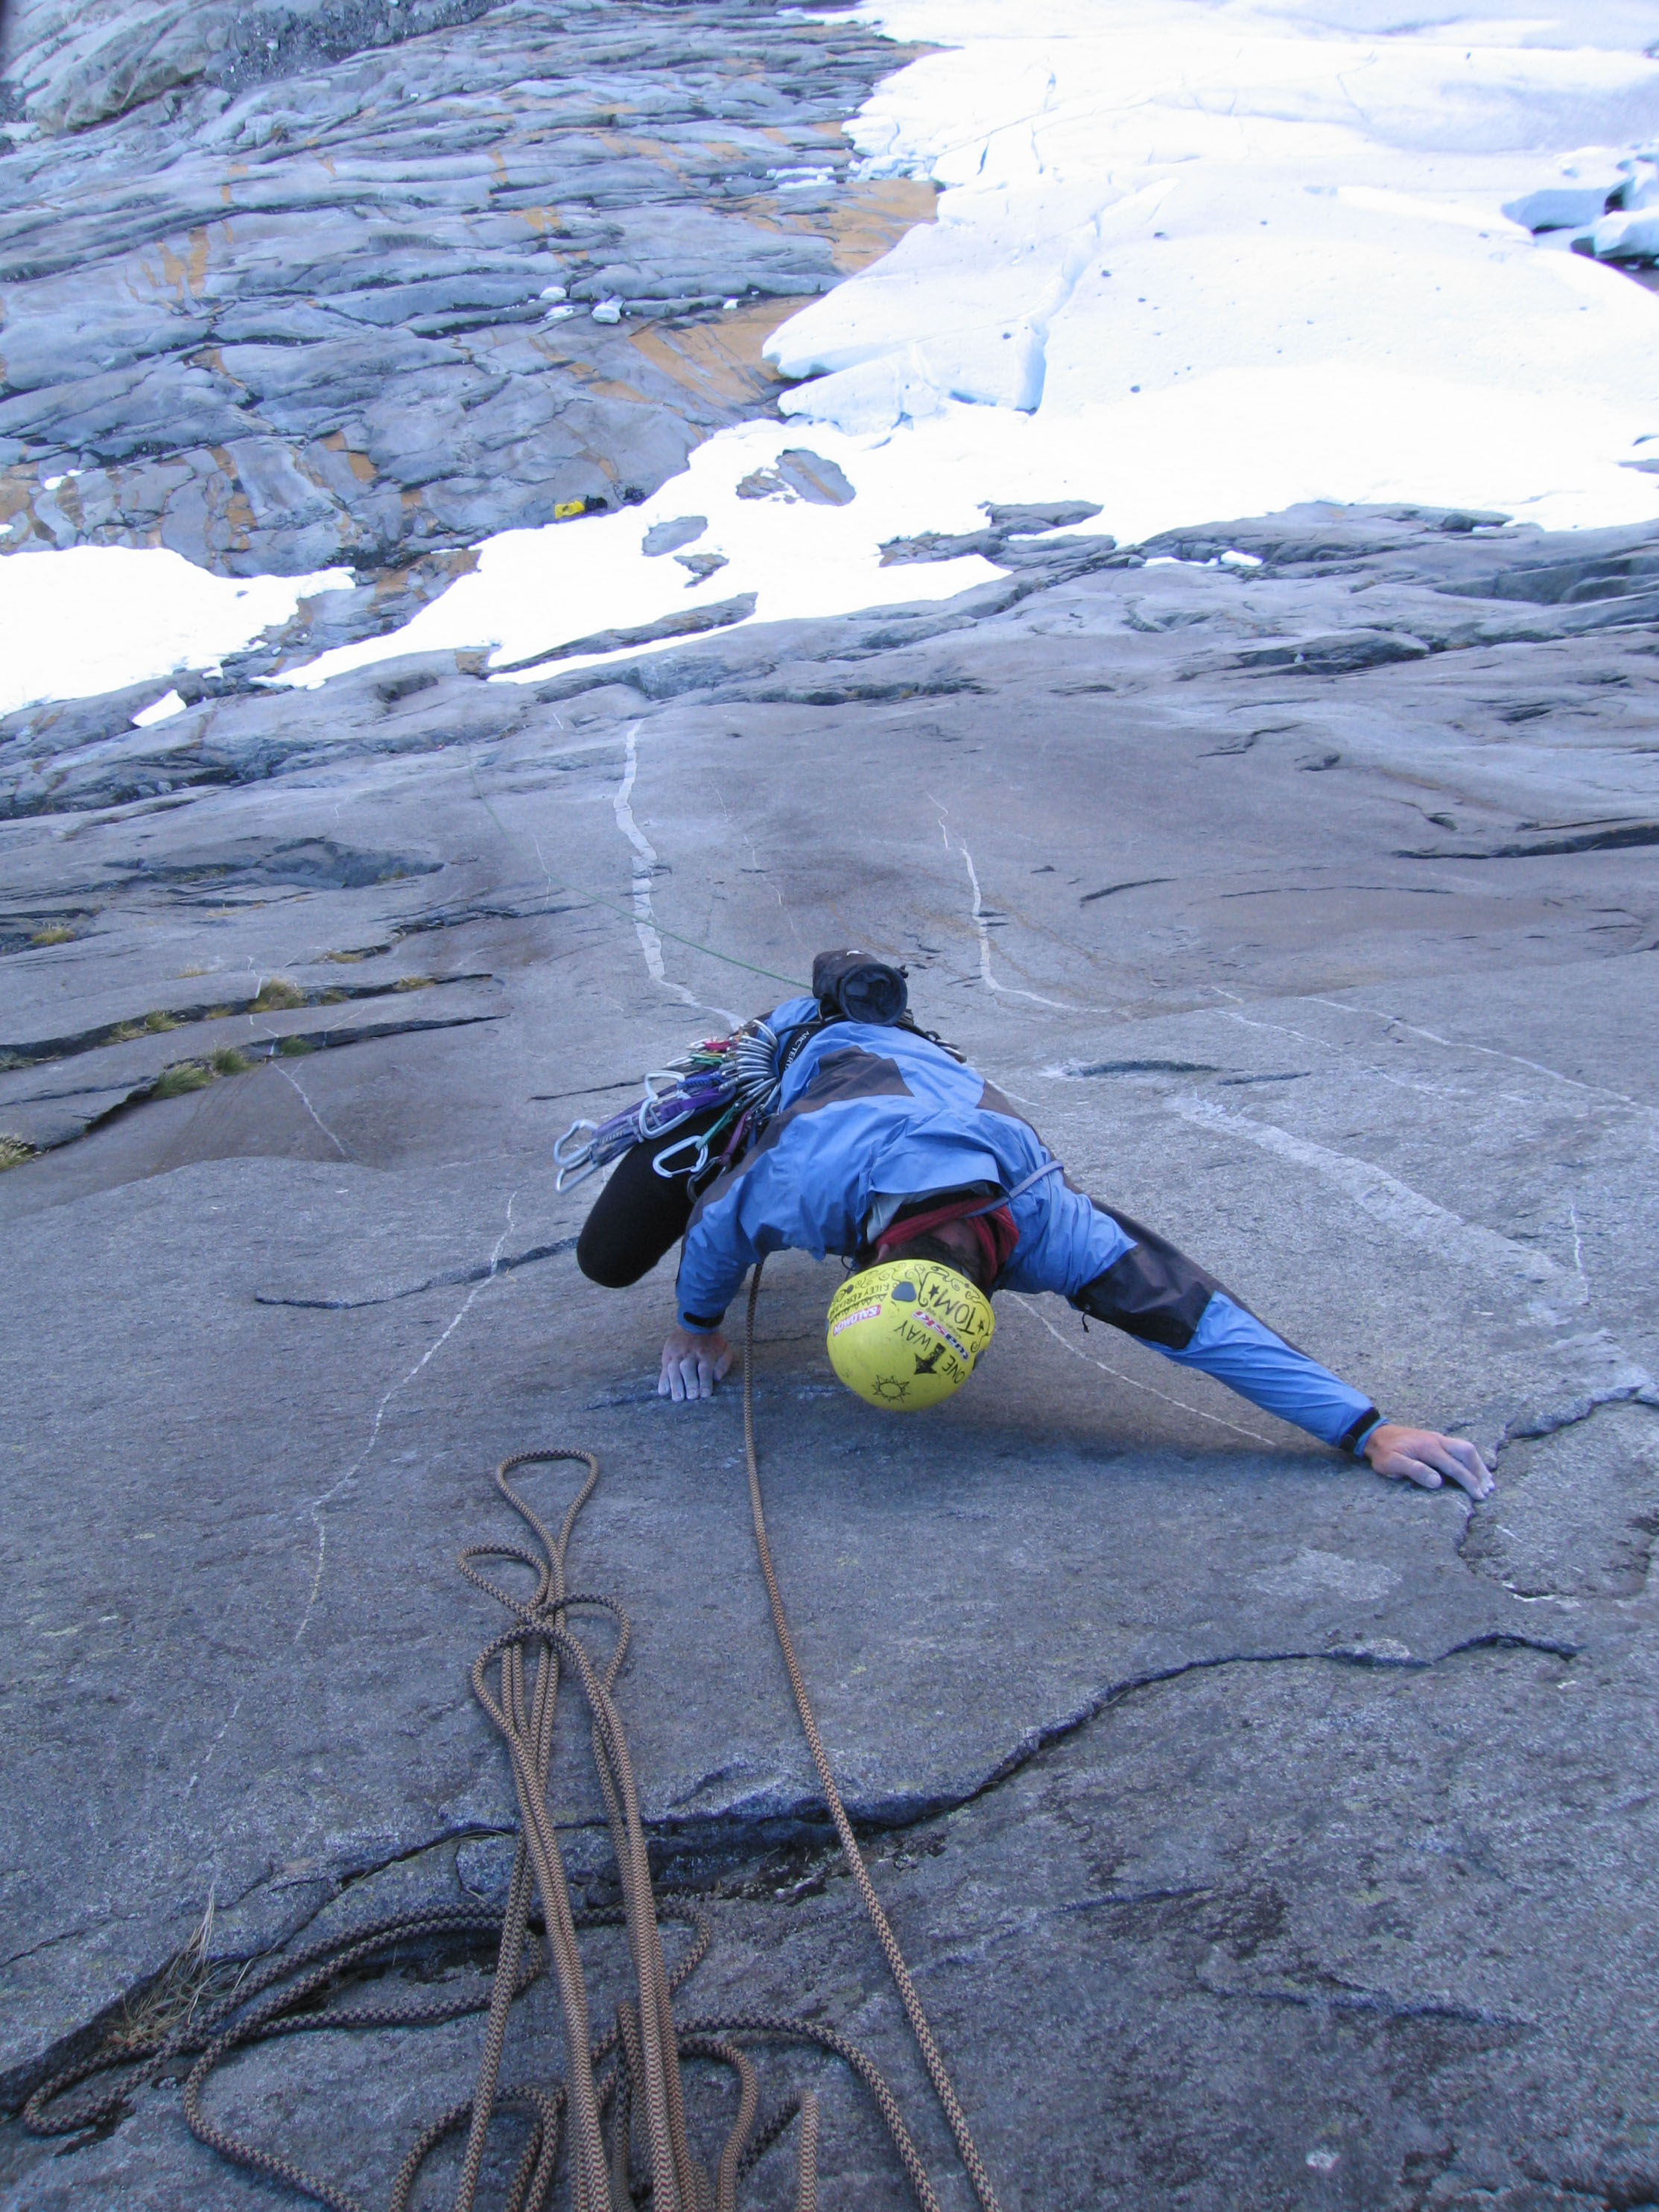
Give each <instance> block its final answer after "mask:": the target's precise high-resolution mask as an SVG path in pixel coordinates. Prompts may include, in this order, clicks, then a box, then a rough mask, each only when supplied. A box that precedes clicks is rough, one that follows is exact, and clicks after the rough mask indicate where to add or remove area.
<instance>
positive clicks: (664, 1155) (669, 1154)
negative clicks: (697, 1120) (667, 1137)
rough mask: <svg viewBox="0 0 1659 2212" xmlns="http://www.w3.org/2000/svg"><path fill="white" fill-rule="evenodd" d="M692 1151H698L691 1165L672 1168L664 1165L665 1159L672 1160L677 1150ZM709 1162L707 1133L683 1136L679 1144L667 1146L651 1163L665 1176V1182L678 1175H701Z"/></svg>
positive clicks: (658, 1172) (657, 1171)
mask: <svg viewBox="0 0 1659 2212" xmlns="http://www.w3.org/2000/svg"><path fill="white" fill-rule="evenodd" d="M691 1151H695V1152H696V1158H695V1159H694V1160H693V1161H692V1163H691V1164H690V1167H685V1168H671V1167H665V1166H664V1164H663V1163H664V1161H665V1160H671V1159H672V1158H673V1157H674V1155H675V1153H676V1152H691ZM651 1165H652V1167H653V1169H654V1170H655V1171H656V1173H657V1174H658V1175H659V1176H661V1177H662V1178H663V1181H664V1182H672V1181H673V1179H674V1177H675V1176H677V1175H683V1176H695V1175H701V1174H702V1170H703V1169H704V1168H705V1167H706V1166H707V1165H708V1137H707V1136H706V1135H705V1136H697V1135H692V1136H690V1137H682V1138H681V1139H680V1140H679V1142H678V1145H667V1146H664V1148H663V1150H662V1151H661V1152H659V1153H658V1154H657V1157H656V1158H655V1159H653V1161H652V1163H651Z"/></svg>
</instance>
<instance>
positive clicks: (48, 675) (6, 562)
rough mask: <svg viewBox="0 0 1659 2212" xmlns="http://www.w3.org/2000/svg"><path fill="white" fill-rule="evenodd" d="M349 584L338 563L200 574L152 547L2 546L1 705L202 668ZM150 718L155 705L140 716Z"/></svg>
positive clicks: (81, 695) (9, 709)
mask: <svg viewBox="0 0 1659 2212" xmlns="http://www.w3.org/2000/svg"><path fill="white" fill-rule="evenodd" d="M351 588H352V576H351V572H350V570H349V569H348V568H325V569H322V570H320V571H319V573H318V574H315V575H311V576H247V577H235V576H210V574H208V573H207V571H206V569H204V568H195V567H193V566H192V565H191V562H188V561H186V560H185V557H184V556H183V555H182V554H180V553H169V552H167V551H165V550H161V548H154V549H152V548H149V547H138V548H134V547H128V546H122V545H73V546H70V548H69V549H68V550H66V551H64V552H61V553H58V552H50V553H24V552H19V553H10V554H8V555H7V556H5V557H4V559H3V560H0V714H15V712H16V710H17V709H18V708H20V707H29V706H33V705H34V704H35V703H36V702H39V701H40V700H45V699H93V698H96V697H98V696H99V695H100V693H102V692H105V691H120V690H125V689H126V688H127V687H128V686H129V685H131V684H142V683H143V682H144V681H145V680H146V678H155V677H158V676H166V675H170V674H171V673H172V672H173V671H174V670H175V669H184V668H207V667H211V666H213V665H216V664H217V663H218V662H219V661H220V660H222V659H223V658H224V656H225V655H226V654H227V653H240V652H242V651H244V650H245V649H246V647H248V646H250V645H252V644H253V643H254V642H255V641H256V640H257V639H258V637H259V636H260V635H261V634H262V633H263V632H264V631H265V630H267V629H273V628H278V627H280V626H281V625H282V624H283V623H285V622H288V621H289V620H290V619H291V618H292V617H293V616H294V615H295V612H296V611H297V610H298V608H299V605H300V602H301V600H302V599H311V598H313V597H314V595H315V594H316V593H317V592H345V591H349V590H350V589H351ZM157 703H158V705H159V704H164V703H165V702H157ZM182 703H183V702H180V704H182ZM141 720H158V721H159V720H161V715H160V714H157V713H156V710H155V708H154V707H152V708H147V709H146V710H145V714H144V716H143V717H142V718H141Z"/></svg>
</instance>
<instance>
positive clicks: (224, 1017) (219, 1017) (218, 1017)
mask: <svg viewBox="0 0 1659 2212" xmlns="http://www.w3.org/2000/svg"><path fill="white" fill-rule="evenodd" d="M235 1011H236V1010H235V1008H234V1006H210V1007H209V1008H208V1009H207V1011H206V1012H205V1013H204V1015H203V1016H202V1019H203V1020H204V1022H228V1020H229V1019H230V1018H231V1016H232V1014H233V1013H234V1012H235Z"/></svg>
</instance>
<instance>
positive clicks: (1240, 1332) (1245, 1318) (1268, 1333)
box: [1158, 1290, 1382, 1453]
mask: <svg viewBox="0 0 1659 2212" xmlns="http://www.w3.org/2000/svg"><path fill="white" fill-rule="evenodd" d="M1158 1349H1159V1351H1160V1352H1163V1353H1164V1357H1165V1358H1167V1359H1173V1360H1175V1361H1176V1364H1178V1365H1180V1366H1182V1367H1196V1368H1198V1369H1199V1370H1200V1371H1201V1372H1202V1373H1204V1374H1206V1375H1213V1376H1215V1378H1216V1381H1217V1382H1218V1383H1225V1384H1226V1385H1227V1387H1228V1389H1231V1390H1237V1393H1238V1395H1240V1397H1241V1398H1248V1399H1249V1401H1250V1403H1251V1404H1252V1405H1253V1406H1260V1407H1261V1408H1262V1410H1263V1411H1264V1412H1265V1413H1277V1414H1278V1416H1279V1419H1280V1420H1281V1421H1291V1422H1293V1423H1294V1424H1295V1425H1296V1426H1297V1428H1298V1429H1306V1430H1307V1431H1308V1433H1309V1434H1310V1436H1316V1437H1319V1438H1320V1439H1321V1441H1322V1443H1328V1444H1334V1445H1335V1446H1336V1447H1337V1448H1338V1449H1341V1450H1347V1451H1352V1452H1355V1453H1358V1451H1360V1450H1361V1449H1363V1448H1364V1442H1365V1439H1366V1437H1368V1436H1370V1432H1371V1431H1372V1430H1373V1429H1374V1428H1375V1427H1376V1425H1377V1423H1378V1422H1379V1421H1380V1420H1381V1419H1382V1416H1381V1414H1379V1413H1378V1412H1377V1410H1376V1407H1375V1406H1373V1405H1372V1403H1371V1401H1370V1399H1369V1398H1367V1397H1366V1396H1365V1395H1364V1394H1363V1392H1361V1391H1358V1390H1355V1389H1351V1388H1350V1387H1349V1385H1348V1384H1347V1383H1344V1382H1341V1381H1340V1380H1339V1379H1338V1377H1337V1376H1334V1375H1333V1374H1332V1373H1331V1371H1330V1370H1329V1368H1328V1367H1322V1366H1321V1365H1320V1364H1319V1362H1318V1361H1317V1360H1316V1359H1310V1358H1309V1357H1308V1354H1307V1353H1306V1352H1298V1351H1297V1348H1296V1346H1294V1345H1293V1344H1286V1343H1285V1340H1284V1338H1283V1337H1282V1336H1278V1335H1275V1334H1274V1333H1273V1330H1272V1329H1270V1328H1268V1327H1267V1323H1266V1322H1262V1321H1258V1320H1257V1319H1256V1317H1255V1315H1254V1314H1253V1313H1249V1312H1248V1311H1247V1310H1245V1308H1244V1307H1243V1306H1241V1305H1236V1304H1234V1302H1233V1300H1232V1299H1231V1298H1230V1297H1228V1295H1227V1293H1226V1292H1225V1291H1219V1290H1218V1291H1213V1292H1212V1294H1211V1297H1210V1301H1209V1304H1207V1305H1206V1307H1205V1309H1204V1317H1203V1319H1202V1320H1201V1321H1200V1322H1199V1325H1198V1327H1197V1328H1195V1329H1194V1332H1193V1335H1192V1340H1191V1342H1190V1343H1188V1345H1186V1346H1184V1347H1180V1348H1177V1347H1176V1346H1173V1345H1160V1346H1158Z"/></svg>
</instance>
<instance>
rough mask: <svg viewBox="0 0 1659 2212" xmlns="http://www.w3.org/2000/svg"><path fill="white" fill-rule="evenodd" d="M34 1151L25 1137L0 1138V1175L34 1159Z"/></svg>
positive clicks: (33, 1147) (34, 1148)
mask: <svg viewBox="0 0 1659 2212" xmlns="http://www.w3.org/2000/svg"><path fill="white" fill-rule="evenodd" d="M35 1151H36V1147H35V1146H33V1145H32V1144H30V1142H29V1140H28V1139H27V1137H0V1175H3V1174H4V1173H5V1171H6V1170H7V1169H8V1168H21V1166H22V1164H23V1163H24V1161H25V1160H32V1159H33V1158H34V1155H35Z"/></svg>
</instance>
